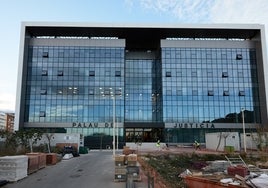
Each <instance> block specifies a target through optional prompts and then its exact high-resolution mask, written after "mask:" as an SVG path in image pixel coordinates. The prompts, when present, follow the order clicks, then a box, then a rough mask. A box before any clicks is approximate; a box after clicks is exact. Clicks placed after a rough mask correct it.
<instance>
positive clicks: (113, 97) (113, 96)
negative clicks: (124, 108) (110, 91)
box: [111, 95, 115, 157]
mask: <svg viewBox="0 0 268 188" xmlns="http://www.w3.org/2000/svg"><path fill="white" fill-rule="evenodd" d="M111 97H112V99H113V157H115V95H111Z"/></svg>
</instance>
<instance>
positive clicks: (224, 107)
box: [162, 48, 260, 123]
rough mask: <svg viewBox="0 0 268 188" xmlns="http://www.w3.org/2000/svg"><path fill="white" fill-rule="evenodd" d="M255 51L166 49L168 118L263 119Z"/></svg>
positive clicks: (189, 120) (164, 72)
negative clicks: (261, 116)
mask: <svg viewBox="0 0 268 188" xmlns="http://www.w3.org/2000/svg"><path fill="white" fill-rule="evenodd" d="M255 54H256V53H255V49H229V48H228V49H212V48H207V49H204V48H202V49H199V48H162V66H163V69H162V77H163V109H164V112H163V119H164V122H180V123H184V122H185V123H204V122H214V123H241V122H242V118H241V110H242V108H243V109H244V110H245V122H246V123H260V117H259V114H260V113H259V112H260V105H259V98H258V80H257V74H256V72H257V67H256V66H257V65H256V55H255Z"/></svg>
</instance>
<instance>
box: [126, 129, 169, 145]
mask: <svg viewBox="0 0 268 188" xmlns="http://www.w3.org/2000/svg"><path fill="white" fill-rule="evenodd" d="M163 130H164V129H163V128H126V129H125V139H126V142H135V143H137V142H156V141H157V140H163Z"/></svg>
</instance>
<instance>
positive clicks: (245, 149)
mask: <svg viewBox="0 0 268 188" xmlns="http://www.w3.org/2000/svg"><path fill="white" fill-rule="evenodd" d="M242 125H243V141H244V152H245V153H247V146H246V130H245V117H244V108H242Z"/></svg>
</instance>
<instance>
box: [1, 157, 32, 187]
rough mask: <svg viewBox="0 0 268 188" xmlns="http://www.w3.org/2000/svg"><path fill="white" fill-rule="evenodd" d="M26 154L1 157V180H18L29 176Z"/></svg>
mask: <svg viewBox="0 0 268 188" xmlns="http://www.w3.org/2000/svg"><path fill="white" fill-rule="evenodd" d="M27 168H28V157H27V156H26V155H18V156H5V157H0V180H7V181H11V182H14V181H18V180H20V179H23V178H25V177H27Z"/></svg>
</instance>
